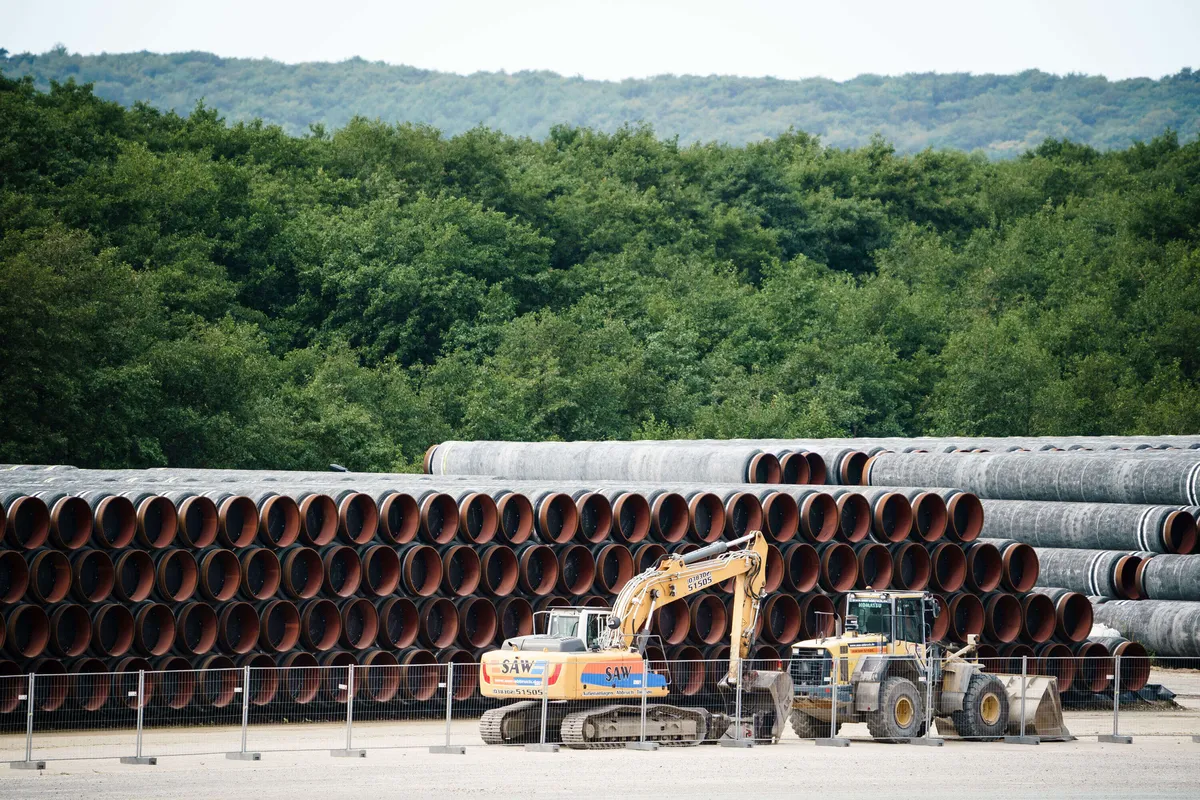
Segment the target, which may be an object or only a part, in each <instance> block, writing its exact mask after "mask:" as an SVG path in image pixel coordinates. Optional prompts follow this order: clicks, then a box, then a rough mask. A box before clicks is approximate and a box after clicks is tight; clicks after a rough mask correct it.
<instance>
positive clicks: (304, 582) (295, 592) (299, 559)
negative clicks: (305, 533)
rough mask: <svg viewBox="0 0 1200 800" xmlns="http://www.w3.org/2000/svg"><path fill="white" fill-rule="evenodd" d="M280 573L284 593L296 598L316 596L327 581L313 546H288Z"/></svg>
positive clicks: (318, 555) (319, 556)
mask: <svg viewBox="0 0 1200 800" xmlns="http://www.w3.org/2000/svg"><path fill="white" fill-rule="evenodd" d="M280 573H281V574H280V577H281V585H282V587H283V591H284V594H286V595H287V596H288V597H291V598H293V599H294V600H308V599H309V598H312V597H316V596H317V595H318V594H319V593H320V591H321V587H322V585H323V584H324V582H325V566H324V563H323V562H322V560H321V554H320V553H318V552H317V551H316V550H314V549H313V548H311V547H291V548H288V549H287V550H286V551H285V552H284V556H283V561H282V562H281V563H280ZM398 578H399V567H398V566H397V579H398Z"/></svg>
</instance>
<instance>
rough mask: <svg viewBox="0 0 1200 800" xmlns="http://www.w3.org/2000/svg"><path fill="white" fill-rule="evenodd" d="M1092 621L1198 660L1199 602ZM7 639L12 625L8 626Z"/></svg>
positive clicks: (1111, 605) (1124, 611) (1128, 604)
mask: <svg viewBox="0 0 1200 800" xmlns="http://www.w3.org/2000/svg"><path fill="white" fill-rule="evenodd" d="M1092 610H1093V611H1094V613H1095V619H1096V622H1098V623H1100V624H1102V625H1106V626H1108V627H1110V628H1113V629H1114V630H1116V631H1118V632H1119V633H1120V634H1121V635H1122V636H1124V637H1125V638H1127V639H1131V640H1133V641H1136V642H1139V643H1141V644H1142V645H1143V646H1144V647H1145V648H1146V649H1147V650H1149V651H1150V652H1152V653H1154V655H1155V656H1158V657H1173V658H1200V603H1197V602H1188V601H1184V600H1111V601H1108V602H1105V603H1100V604H1094V605H1093V606H1092ZM9 627H10V633H9V638H10V639H11V637H12V633H11V627H12V623H11V622H10V623H9Z"/></svg>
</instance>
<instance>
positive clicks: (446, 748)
mask: <svg viewBox="0 0 1200 800" xmlns="http://www.w3.org/2000/svg"><path fill="white" fill-rule="evenodd" d="M453 713H454V662H453V661H447V662H446V743H445V744H443V745H434V746H433V747H430V748H429V752H431V753H454V754H455V755H460V756H462V755H466V754H467V748H466V746H464V745H461V744H459V745H452V744H450V717H451V716H452V715H453Z"/></svg>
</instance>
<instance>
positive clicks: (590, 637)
mask: <svg viewBox="0 0 1200 800" xmlns="http://www.w3.org/2000/svg"><path fill="white" fill-rule="evenodd" d="M606 619H607V617H605V616H602V615H600V614H589V615H588V618H587V646H588V649H589V650H598V649H599V648H600V632H601V631H602V630H603V629H604V620H606Z"/></svg>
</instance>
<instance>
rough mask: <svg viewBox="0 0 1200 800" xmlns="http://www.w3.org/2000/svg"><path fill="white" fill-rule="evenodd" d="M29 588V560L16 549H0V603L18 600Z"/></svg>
mask: <svg viewBox="0 0 1200 800" xmlns="http://www.w3.org/2000/svg"><path fill="white" fill-rule="evenodd" d="M28 588H29V562H27V561H26V560H25V559H24V558H22V557H21V554H20V553H19V552H17V551H15V550H0V603H2V604H5V605H8V604H12V603H16V602H18V601H19V600H20V599H21V598H22V597H24V596H25V591H26V589H28Z"/></svg>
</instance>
